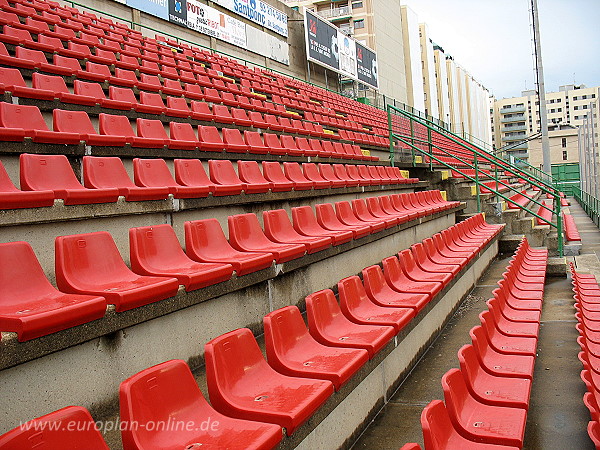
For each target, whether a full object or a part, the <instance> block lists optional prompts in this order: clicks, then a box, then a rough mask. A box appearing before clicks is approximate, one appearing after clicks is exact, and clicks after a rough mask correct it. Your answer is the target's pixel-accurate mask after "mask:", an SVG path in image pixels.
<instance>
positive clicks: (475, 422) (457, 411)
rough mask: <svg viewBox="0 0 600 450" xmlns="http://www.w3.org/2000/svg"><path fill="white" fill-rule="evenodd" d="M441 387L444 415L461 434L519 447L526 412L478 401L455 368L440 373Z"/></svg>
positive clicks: (482, 440)
mask: <svg viewBox="0 0 600 450" xmlns="http://www.w3.org/2000/svg"><path fill="white" fill-rule="evenodd" d="M442 387H443V389H444V399H445V400H446V405H447V408H448V414H449V416H450V418H451V421H452V422H453V423H454V424H456V426H457V427H459V432H460V433H461V434H463V435H464V436H467V437H468V438H470V439H472V440H474V441H478V442H485V443H488V444H497V445H509V446H515V447H519V448H521V447H522V446H523V436H524V435H525V423H526V421H527V411H525V410H524V409H522V408H509V407H504V406H490V405H484V404H483V403H480V402H478V401H477V400H475V399H474V398H473V397H472V396H471V394H469V391H468V389H467V386H466V384H465V381H464V379H463V377H462V375H461V373H460V371H459V370H458V369H450V370H449V371H448V372H446V374H444V376H443V377H442Z"/></svg>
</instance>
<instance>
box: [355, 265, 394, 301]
mask: <svg viewBox="0 0 600 450" xmlns="http://www.w3.org/2000/svg"><path fill="white" fill-rule="evenodd" d="M362 276H363V283H364V287H365V291H366V292H367V293H368V294H369V295H370V296H372V297H377V296H378V294H380V293H381V292H384V291H389V289H390V286H389V285H388V284H387V282H386V281H385V277H384V276H383V271H382V270H381V267H379V266H378V265H374V266H370V267H366V268H364V269H363V270H362Z"/></svg>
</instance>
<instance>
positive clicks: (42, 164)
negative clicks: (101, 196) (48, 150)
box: [19, 153, 83, 191]
mask: <svg viewBox="0 0 600 450" xmlns="http://www.w3.org/2000/svg"><path fill="white" fill-rule="evenodd" d="M19 161H20V176H21V189H23V190H29V191H40V190H57V189H83V186H82V185H81V183H80V182H79V180H77V178H76V177H75V173H73V169H72V168H71V165H70V164H69V160H68V159H67V157H66V156H65V155H33V154H28V153H22V154H21V156H20V158H19Z"/></svg>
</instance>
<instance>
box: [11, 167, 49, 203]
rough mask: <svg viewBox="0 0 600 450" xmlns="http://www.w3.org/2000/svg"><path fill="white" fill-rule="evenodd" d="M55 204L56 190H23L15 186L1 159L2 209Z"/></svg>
mask: <svg viewBox="0 0 600 450" xmlns="http://www.w3.org/2000/svg"><path fill="white" fill-rule="evenodd" d="M53 205H54V191H52V190H38V191H21V190H19V189H17V188H16V187H15V185H14V184H13V182H12V181H11V179H10V178H9V176H8V173H7V172H6V169H5V168H4V165H3V164H2V162H1V161H0V209H16V208H38V207H44V206H53Z"/></svg>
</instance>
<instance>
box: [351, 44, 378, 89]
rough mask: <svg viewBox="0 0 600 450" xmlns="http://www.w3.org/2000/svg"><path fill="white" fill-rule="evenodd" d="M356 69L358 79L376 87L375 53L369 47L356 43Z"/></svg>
mask: <svg viewBox="0 0 600 450" xmlns="http://www.w3.org/2000/svg"><path fill="white" fill-rule="evenodd" d="M356 69H357V75H358V80H359V81H360V82H362V83H365V84H368V85H369V86H371V87H374V88H375V89H377V88H378V87H379V82H378V80H377V55H376V54H375V52H374V51H373V50H371V49H370V48H367V47H365V46H364V45H362V44H360V43H358V42H357V43H356Z"/></svg>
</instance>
